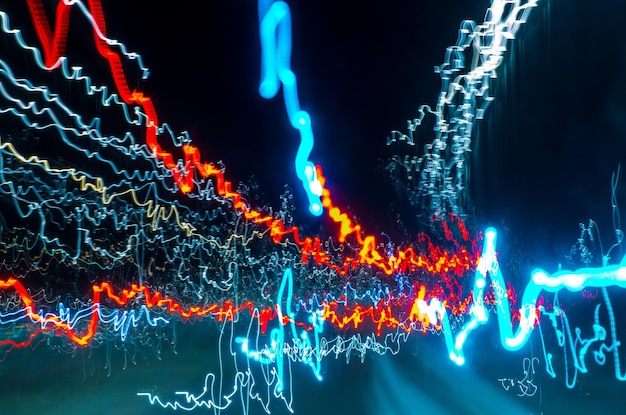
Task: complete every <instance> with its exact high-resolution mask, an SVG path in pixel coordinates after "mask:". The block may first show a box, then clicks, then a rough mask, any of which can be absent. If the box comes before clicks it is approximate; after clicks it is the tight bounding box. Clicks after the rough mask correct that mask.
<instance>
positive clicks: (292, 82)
mask: <svg viewBox="0 0 626 415" xmlns="http://www.w3.org/2000/svg"><path fill="white" fill-rule="evenodd" d="M258 8H259V31H260V34H261V50H262V55H261V84H260V86H259V93H260V94H261V96H262V97H263V98H267V99H270V98H273V97H274V96H276V94H277V93H278V89H279V88H280V86H281V85H282V88H283V99H284V101H285V109H286V110H287V116H288V117H289V122H290V123H291V126H292V127H293V128H295V129H297V130H298V131H299V133H300V146H298V151H297V153H296V160H295V168H296V174H297V176H298V178H299V179H300V181H301V182H302V185H303V186H304V190H305V191H306V194H307V198H308V200H309V211H310V212H311V213H312V214H313V215H315V216H320V215H321V214H322V211H323V209H322V202H321V201H320V196H321V195H322V185H321V184H320V182H319V180H318V179H317V177H316V173H315V166H314V165H313V163H311V162H310V161H309V155H310V154H311V150H312V149H313V143H314V139H313V129H312V128H311V117H310V115H309V113H308V112H306V111H303V110H301V109H300V99H299V98H298V88H297V82H296V75H295V74H294V73H293V71H292V70H291V64H290V62H289V61H290V59H291V12H290V11H289V6H288V5H287V3H285V2H284V1H274V0H261V1H259V6H258ZM279 81H280V83H279Z"/></svg>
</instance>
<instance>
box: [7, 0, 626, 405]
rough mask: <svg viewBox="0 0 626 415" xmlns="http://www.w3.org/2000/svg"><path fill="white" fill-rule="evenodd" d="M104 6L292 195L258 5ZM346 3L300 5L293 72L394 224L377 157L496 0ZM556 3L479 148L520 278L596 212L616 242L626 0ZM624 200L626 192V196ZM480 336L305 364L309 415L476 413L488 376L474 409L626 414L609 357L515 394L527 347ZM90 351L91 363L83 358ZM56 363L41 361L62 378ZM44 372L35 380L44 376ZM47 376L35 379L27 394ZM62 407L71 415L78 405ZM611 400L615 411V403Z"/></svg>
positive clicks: (231, 144) (233, 152)
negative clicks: (589, 369) (321, 370)
mask: <svg viewBox="0 0 626 415" xmlns="http://www.w3.org/2000/svg"><path fill="white" fill-rule="evenodd" d="M103 3H104V4H103V7H104V11H105V16H106V17H107V22H108V33H109V35H110V36H111V37H113V38H116V39H119V40H120V41H122V42H124V43H125V44H126V45H127V46H128V48H129V49H130V50H132V51H136V52H138V53H140V54H141V55H143V57H144V62H145V64H146V65H147V66H148V67H149V68H150V69H151V73H152V74H151V77H150V78H149V80H147V81H141V82H140V83H138V87H139V89H141V90H143V91H146V93H147V94H148V95H149V96H151V97H152V99H153V101H154V103H155V105H156V108H157V111H158V113H159V116H160V120H161V121H165V122H168V123H169V124H170V125H171V126H172V127H173V129H174V130H175V131H181V130H188V131H190V133H191V135H192V139H193V141H194V143H195V144H196V145H197V146H199V147H200V148H201V150H202V154H203V158H204V160H207V161H218V160H223V161H224V163H225V165H226V168H227V170H226V172H227V176H228V177H229V178H230V179H231V180H232V181H233V182H235V183H237V182H238V181H240V180H247V179H248V178H249V177H250V176H251V175H253V174H254V175H255V176H257V177H258V179H259V182H260V184H261V186H262V188H263V189H265V190H266V191H267V193H268V199H269V201H270V202H271V203H272V204H273V205H274V206H277V205H278V195H279V194H280V192H281V190H282V187H283V185H284V184H286V183H287V184H289V185H290V186H291V188H292V189H294V190H296V193H297V192H299V190H300V189H299V186H300V184H299V182H298V181H297V179H296V177H295V174H294V172H293V168H292V165H293V157H294V154H295V151H296V148H297V140H298V136H297V133H296V132H295V131H294V130H293V129H292V128H291V127H290V126H289V124H288V121H287V117H286V115H285V110H284V106H283V102H282V96H277V97H276V98H274V99H273V100H270V101H267V100H264V99H263V98H261V97H260V96H259V95H258V92H257V88H258V80H259V54H260V50H259V39H258V29H257V26H258V22H257V15H256V4H255V2H253V1H240V0H232V1H227V0H221V1H217V0H211V1H206V2H198V1H191V0H189V1H178V2H175V3H172V2H159V1H154V0H133V1H121V0H117V1H106V0H103ZM129 3H130V4H129ZM337 3H338V2H337V1H330V0H318V1H306V2H305V1H300V2H296V1H291V2H289V5H290V7H291V12H292V22H293V33H294V48H293V54H292V68H293V70H294V72H295V73H296V75H297V77H298V82H299V95H300V102H301V105H302V107H303V109H304V110H306V111H308V112H309V113H310V114H311V117H312V120H313V131H314V134H315V139H316V143H315V149H314V151H313V154H312V156H311V159H312V160H313V161H314V162H316V163H320V164H322V166H323V168H324V170H325V173H326V176H327V177H328V180H329V183H328V185H329V187H330V189H331V191H332V192H333V194H334V195H335V197H336V199H337V202H338V204H340V205H343V206H351V208H352V210H353V211H354V212H355V213H357V215H358V216H360V217H362V218H363V219H364V223H365V224H366V225H369V226H371V227H373V226H380V227H381V228H383V230H384V226H383V225H381V223H385V221H386V220H387V218H386V217H385V215H386V211H387V207H388V204H389V200H391V199H392V194H391V191H390V189H389V188H386V187H385V186H384V180H383V179H382V178H381V177H380V176H379V174H378V171H377V160H378V159H379V158H386V157H387V156H388V155H389V152H388V149H387V148H386V146H385V139H386V137H387V136H388V135H389V132H390V131H391V130H394V129H398V130H400V131H404V129H405V126H406V120H407V119H409V118H412V117H414V116H415V115H416V112H417V107H418V106H419V105H420V104H424V103H428V104H434V102H435V99H436V96H437V93H438V91H439V87H440V81H439V78H438V75H436V74H435V73H434V72H433V66H435V65H439V64H440V63H442V61H443V58H444V52H445V48H446V47H447V46H449V45H451V44H453V43H454V42H455V41H456V38H457V30H458V27H459V24H460V22H461V21H462V20H463V19H473V20H482V19H483V17H484V12H485V10H486V8H487V7H488V5H489V4H490V2H489V1H488V0H471V1H470V0H445V1H428V2H427V1H415V2H407V1H389V2H384V7H383V2H380V1H364V2H341V4H342V6H339V7H338V6H337ZM540 3H541V4H540V6H539V9H537V10H534V11H533V12H532V13H531V17H530V22H529V23H528V25H527V26H526V27H524V28H523V29H522V30H521V31H520V34H521V36H520V41H518V42H516V44H515V46H514V47H513V52H512V53H511V55H510V56H511V58H510V59H512V62H509V63H507V64H506V65H505V67H504V68H503V70H502V71H501V73H499V81H498V82H496V83H495V87H496V88H497V89H496V102H495V103H494V104H493V105H492V106H491V107H490V108H489V110H488V112H487V116H486V119H485V120H484V122H483V123H482V124H481V126H480V129H479V131H478V132H477V135H476V140H475V143H474V144H475V146H476V147H475V151H474V153H473V155H472V157H471V160H470V162H471V163H472V186H473V187H472V189H471V193H472V197H473V200H474V209H475V212H476V218H475V223H476V224H477V225H493V226H496V227H497V228H499V229H500V230H501V232H502V235H503V237H502V240H504V242H503V244H505V243H510V244H512V245H513V244H514V246H515V248H511V249H507V247H506V246H503V247H502V253H501V255H502V260H503V262H505V261H506V259H505V258H506V255H515V256H518V257H520V258H522V257H523V258H526V259H528V261H527V262H525V263H524V264H523V265H522V267H521V269H520V271H521V272H520V275H517V276H512V277H511V279H513V280H515V279H517V280H518V281H521V280H524V279H526V278H527V275H528V273H527V271H528V270H530V268H534V267H536V266H543V267H545V268H546V269H548V270H550V271H553V270H555V268H556V266H557V264H558V262H561V261H563V258H564V255H565V254H567V253H568V252H567V250H568V249H569V247H570V246H571V245H572V244H573V243H574V242H575V239H576V237H577V236H578V232H579V228H578V223H579V222H585V223H586V222H587V220H588V219H589V218H594V219H596V220H597V221H598V223H599V224H600V227H601V230H602V231H603V234H604V235H605V249H606V247H607V246H608V245H610V243H611V242H612V240H611V239H610V238H611V228H612V224H611V200H610V177H611V173H612V172H613V171H614V170H615V169H616V168H617V165H618V163H620V162H621V161H622V160H623V155H624V154H626V152H625V151H626V124H625V120H626V99H625V97H626V83H625V81H624V79H623V74H624V73H625V69H626V35H624V33H623V17H624V16H626V3H624V2H621V1H618V0H609V1H605V0H603V1H601V2H583V1H577V2H571V1H566V0H553V1H551V2H550V7H549V8H548V5H547V2H545V1H542V2H540ZM15 7H16V8H17V7H18V6H17V5H16V6H15ZM77 24H78V25H79V26H80V23H77ZM83 29H85V28H84V25H83ZM74 42H75V44H74V47H76V48H86V47H87V46H86V45H84V44H82V43H81V42H91V37H89V36H88V37H86V38H84V39H77V40H74ZM93 58H94V56H89V57H87V58H86V62H88V61H91V60H93ZM78 63H79V62H78ZM85 65H87V63H85ZM297 194H299V193H297ZM299 195H300V202H301V204H300V205H299V206H297V207H298V209H301V210H303V211H304V210H306V206H305V205H304V197H303V196H302V194H299ZM619 195H621V196H623V195H624V192H623V191H620V192H619ZM620 202H621V200H620ZM621 203H622V205H626V200H624V201H623V202H621ZM509 260H510V259H509ZM213 334H215V333H214V332H213ZM202 335H203V334H199V335H198V336H202ZM433 337H434V336H433ZM476 338H477V339H478V338H480V340H477V341H476V343H475V344H474V346H475V347H474V348H473V351H472V352H471V353H470V354H471V357H472V359H473V362H474V365H473V366H468V367H464V368H461V369H459V368H456V367H452V364H451V363H449V362H448V361H447V360H446V356H445V347H444V345H443V342H442V341H439V340H442V339H438V338H434V339H432V338H429V339H427V340H426V341H425V342H423V343H420V344H421V345H420V347H421V349H420V352H419V356H421V358H415V356H413V355H412V354H411V351H410V350H407V351H403V352H402V353H401V355H400V356H398V357H397V358H392V357H387V356H385V357H384V358H382V359H380V360H376V359H371V360H370V359H368V361H367V363H366V364H365V365H360V364H354V363H353V364H351V365H349V366H343V365H339V364H338V363H337V362H332V363H331V364H330V367H331V369H332V370H335V371H336V372H337V375H336V376H335V375H333V374H332V373H331V374H330V375H329V376H327V380H326V381H325V382H323V384H317V383H314V381H313V380H311V381H310V383H309V380H308V379H309V378H308V377H307V376H310V378H311V379H312V376H311V375H310V373H308V372H307V371H306V370H300V369H298V370H299V372H298V373H300V374H301V375H302V376H303V377H304V380H300V381H299V384H298V387H300V388H304V389H301V391H303V390H306V391H307V392H308V391H310V394H309V393H305V392H297V393H296V399H299V400H300V402H301V403H299V402H296V403H295V407H296V414H301V415H309V414H313V413H316V412H315V410H313V409H311V410H310V411H309V409H310V408H315V405H316V403H319V401H320V400H321V399H327V401H329V402H333V403H336V408H334V409H336V412H330V409H329V410H328V411H327V412H325V413H327V414H329V415H330V414H331V413H333V414H334V413H350V410H353V409H355V408H356V409H358V410H360V411H365V410H370V411H371V410H373V408H376V409H380V411H384V410H385V409H387V410H389V413H391V414H396V413H397V414H400V413H406V411H407V410H409V409H415V408H418V407H420V405H422V406H421V407H422V408H425V409H429V410H430V411H431V412H430V413H435V412H436V411H437V410H438V409H441V408H445V407H446V406H447V407H448V408H456V409H459V408H458V407H454V406H449V405H452V403H454V402H453V401H455V399H454V398H453V399H450V397H456V396H458V397H459V399H458V401H457V403H458V402H460V401H462V402H468V404H467V405H480V404H481V402H484V400H483V399H482V398H481V397H480V396H478V395H476V394H471V396H469V395H470V394H469V393H468V391H472V390H474V389H481V390H482V391H486V392H485V396H488V399H489V401H490V402H495V403H493V404H491V406H488V407H487V408H488V409H485V407H484V406H483V407H480V406H473V407H472V408H471V409H472V410H479V409H481V408H482V410H483V412H482V413H488V412H486V411H489V410H490V409H493V408H494V407H497V405H498V402H500V405H506V404H509V405H512V406H511V407H510V408H513V407H514V406H515V405H518V404H519V408H518V409H519V413H522V412H523V410H524V411H525V413H528V412H529V411H530V410H533V411H534V412H533V413H539V412H540V411H541V410H543V411H544V413H545V414H557V413H559V414H560V413H568V414H582V413H586V412H587V411H590V410H592V408H595V409H597V407H596V406H595V405H597V404H598V402H608V404H607V405H608V406H611V407H615V411H616V412H613V413H622V412H623V411H622V410H617V407H618V403H619V402H618V399H617V396H618V394H619V393H621V392H623V387H624V385H623V383H620V382H617V381H616V380H615V379H614V377H613V374H612V373H610V370H605V369H606V368H601V369H597V368H594V371H593V373H591V374H589V375H586V376H588V377H587V378H586V379H588V380H589V383H586V384H584V385H582V384H581V385H580V386H579V387H578V388H577V389H576V390H574V391H570V390H566V389H565V387H564V386H563V384H564V382H563V379H558V380H553V379H549V378H548V376H547V375H545V373H544V374H543V375H542V376H543V378H542V379H543V382H544V384H543V385H544V388H545V390H544V396H543V399H544V400H543V402H542V401H540V399H537V398H534V399H526V400H524V399H515V398H514V395H512V394H511V393H509V394H505V393H504V391H503V389H502V388H501V387H500V384H499V383H498V382H497V381H496V379H497V377H498V376H502V375H506V376H520V375H521V364H520V362H521V359H522V357H524V356H526V355H523V356H522V354H514V355H511V354H510V353H507V352H503V350H502V349H501V348H499V349H498V348H497V347H496V348H495V349H497V350H495V351H494V352H493V353H482V352H480V351H479V350H481V349H480V348H479V346H481V347H485V348H489V349H488V350H494V345H495V344H497V342H498V341H499V339H498V338H497V328H496V327H495V325H490V326H488V327H487V328H485V330H482V331H480V333H479V334H478V335H477V337H476ZM535 346H537V345H535ZM416 347H417V346H416ZM537 350H538V349H536V350H535V353H537ZM29 353H32V351H25V353H22V354H21V355H18V356H19V357H18V358H17V359H14V360H13V361H12V362H13V363H12V365H13V366H11V367H8V368H2V367H1V366H0V370H6V371H7V372H9V373H12V372H11V371H12V370H18V369H20V368H21V367H22V366H20V365H28V364H29V362H30V358H29V356H30V355H29ZM42 353H43V352H42ZM186 353H187V354H186ZM202 353H204V350H201V349H200V347H199V346H197V345H196V344H190V343H189V342H182V341H181V353H180V355H179V356H176V357H174V356H167V357H166V359H164V362H158V363H154V367H153V369H152V371H153V372H154V373H156V372H157V371H158V373H160V374H161V376H163V375H162V373H164V372H163V371H161V370H160V369H162V368H165V369H164V370H172V371H174V370H175V369H176V368H174V369H173V368H172V367H173V366H175V365H177V364H180V365H181V367H182V368H178V369H179V374H178V375H179V376H181V377H183V376H184V375H185V374H187V373H191V372H192V371H193V368H194V365H195V364H196V362H197V361H201V359H202V358H203V355H202ZM46 354H47V352H45V353H44V355H46ZM180 356H182V357H180ZM63 357H65V356H63ZM53 358H54V356H53V357H51V358H50V359H51V361H52V359H53ZM206 358H207V360H209V359H210V356H207V357H206ZM176 359H182V360H183V361H182V362H181V361H180V360H176ZM194 359H197V360H194ZM411 359H414V360H411ZM439 363H440V364H439ZM30 364H31V365H32V363H30ZM73 364H74V365H75V366H77V367H79V366H80V362H78V361H77V362H74V363H73ZM168 364H169V365H170V366H169V367H168ZM56 365H57V366H58V364H56ZM185 365H188V366H185ZM52 366H54V364H50V367H48V366H45V367H43V368H40V369H41V370H42V371H43V373H47V374H50V373H55V370H56V369H55V368H54V367H52ZM335 366H337V367H338V368H336V367H335ZM16 368H17V369H16ZM500 369H502V370H500ZM611 369H612V367H611ZM79 370H80V367H79V368H78V369H77V368H76V367H71V368H69V369H67V373H66V374H65V375H66V379H70V381H69V382H70V383H71V384H72V385H78V386H75V387H77V388H78V387H84V383H81V382H80V381H79V380H78V378H80V376H78V375H77V372H78V371H79ZM187 371H188V372H187ZM339 372H341V373H339ZM16 373H17V372H16ZM143 373H144V372H141V371H135V372H133V371H132V368H131V370H129V371H128V372H127V373H125V374H124V375H126V376H125V377H124V379H125V381H127V382H128V384H126V386H125V389H128V390H130V391H131V392H129V394H130V395H131V396H133V397H134V393H135V388H136V385H137V382H139V383H141V384H145V383H146V380H145V379H141V378H142V376H143ZM180 373H182V374H183V375H181V374H180ZM80 375H82V373H80ZM194 375H195V374H194ZM49 376H50V378H51V379H54V378H52V376H53V375H49ZM120 376H121V375H120ZM116 379H118V378H115V377H114V378H112V379H108V378H107V379H105V378H104V376H102V377H101V378H99V379H89V380H88V381H87V387H86V389H89V390H90V391H91V393H92V394H93V395H94V396H97V395H99V396H104V397H106V396H107V393H113V394H114V393H118V394H119V395H118V396H117V400H114V401H115V402H118V401H120V402H121V401H122V400H123V397H124V396H126V395H124V393H126V392H127V391H126V390H125V391H121V390H120V386H119V385H120V383H118V382H117V381H116ZM157 380H161V381H163V382H165V383H166V382H167V379H157ZM431 380H432V381H431ZM29 381H32V383H33V384H35V383H36V382H37V379H34V378H33V379H32V380H30V378H29ZM594 381H595V383H594ZM72 382H73V383H72ZM142 382H143V383H142ZM81 385H82V386H81ZM373 385H375V386H376V387H379V388H376V387H375V386H373ZM437 385H440V386H441V388H439V387H437ZM599 385H603V386H606V387H607V389H604V390H603V389H601V386H599ZM31 386H32V385H30V384H28V385H26V386H24V387H23V390H24V392H23V393H24V396H26V398H28V393H29V392H28V391H27V387H28V388H30V387H31ZM608 388H610V389H608ZM65 393H67V391H65ZM590 393H591V394H592V397H589V394H590ZM88 394H89V391H85V396H89V395H88ZM109 396H110V395H109ZM41 399H42V400H45V399H44V398H41ZM68 399H69V398H68ZM486 399H487V397H485V400H486ZM470 402H471V403H470ZM512 402H513V403H515V405H513V404H512ZM571 402H576V406H575V407H573V406H571V405H570V404H571ZM70 403H73V401H72V402H70ZM144 404H145V403H144V402H141V403H137V402H134V403H133V404H132V407H133V408H134V410H133V412H134V413H141V409H137V408H143V410H145V409H146V406H145V405H144ZM448 404H449V405H448ZM68 405H69V404H68ZM135 405H136V406H135ZM425 405H429V406H425ZM566 405H570V406H569V407H568V406H566ZM60 408H61V409H59V411H58V413H61V412H62V409H63V405H61V406H60ZM476 408H479V409H476ZM125 409H127V408H125ZM465 409H466V413H474V412H470V411H469V410H468V408H467V407H466V408H465ZM603 409H604V410H603V413H605V414H609V413H612V412H610V410H611V409H612V408H610V407H607V408H603ZM450 410H452V409H450ZM123 411H124V409H120V413H123ZM51 413H56V412H51ZM145 413H151V412H145ZM363 413H365V412H363ZM372 413H373V412H372ZM378 413H382V412H378ZM416 413H420V412H416ZM454 413H461V412H454ZM476 413H479V412H476ZM509 413H514V412H513V409H511V411H510V412H509Z"/></svg>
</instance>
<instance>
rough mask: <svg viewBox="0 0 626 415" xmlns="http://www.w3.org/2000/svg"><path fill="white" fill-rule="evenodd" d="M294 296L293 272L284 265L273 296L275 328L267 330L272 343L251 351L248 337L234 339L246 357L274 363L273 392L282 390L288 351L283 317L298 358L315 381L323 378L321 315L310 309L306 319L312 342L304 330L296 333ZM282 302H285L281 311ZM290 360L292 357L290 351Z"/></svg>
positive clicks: (265, 363)
mask: <svg viewBox="0 0 626 415" xmlns="http://www.w3.org/2000/svg"><path fill="white" fill-rule="evenodd" d="M292 299H293V272H292V270H291V268H287V269H286V270H285V272H284V274H283V279H282V281H281V284H280V288H279V290H278V294H277V296H276V314H277V321H278V327H276V328H274V329H272V331H271V333H270V342H271V345H269V346H267V345H266V346H265V347H264V348H263V349H261V350H259V351H257V350H251V349H250V347H249V341H248V339H247V338H242V337H239V338H237V339H236V340H235V341H236V342H237V343H238V344H241V351H242V352H243V353H244V354H245V355H246V356H248V357H249V358H251V359H253V360H255V361H257V362H259V363H261V364H263V365H271V364H275V365H276V375H277V377H278V382H277V384H276V392H277V393H280V392H282V390H283V388H284V385H285V383H284V377H285V376H284V366H285V363H284V358H285V354H288V353H287V352H289V350H288V349H289V346H288V345H287V344H286V343H287V342H286V341H285V331H286V330H285V324H283V321H284V317H287V318H288V319H289V323H288V324H289V328H290V331H291V336H292V341H293V342H294V347H295V348H296V349H297V350H298V351H299V356H298V360H299V361H301V362H302V363H304V364H306V365H308V366H310V367H311V369H312V370H313V374H314V375H315V377H316V378H317V380H320V381H321V380H322V376H321V357H320V348H319V345H320V334H321V333H322V331H323V328H324V320H323V319H322V318H321V315H320V312H319V310H318V311H312V312H310V313H309V314H310V316H309V321H308V322H307V323H308V324H310V325H311V326H312V327H313V338H314V342H313V343H312V342H311V339H310V338H309V334H308V333H307V331H306V330H302V333H301V334H300V335H298V331H297V329H296V324H295V321H296V313H295V312H294V311H293V308H292ZM282 304H285V308H284V311H283V308H282ZM289 355H290V357H291V358H292V359H295V358H294V356H293V355H292V354H291V353H289Z"/></svg>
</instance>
